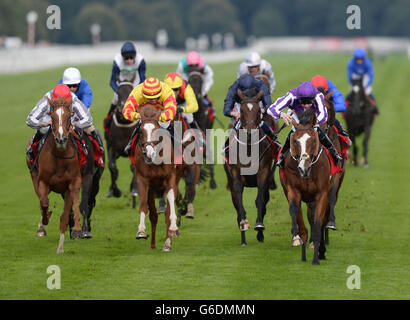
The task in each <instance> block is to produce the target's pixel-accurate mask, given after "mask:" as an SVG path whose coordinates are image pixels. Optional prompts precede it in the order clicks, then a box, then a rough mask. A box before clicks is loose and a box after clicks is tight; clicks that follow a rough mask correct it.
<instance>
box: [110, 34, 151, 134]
mask: <svg viewBox="0 0 410 320" xmlns="http://www.w3.org/2000/svg"><path fill="white" fill-rule="evenodd" d="M145 70H146V65H145V60H144V57H143V56H142V55H141V54H140V53H137V50H136V49H135V46H134V44H133V43H132V42H129V41H127V42H125V43H124V44H123V46H122V47H121V52H119V53H117V54H116V55H115V57H114V61H113V64H112V72H111V78H110V86H111V88H112V89H113V90H114V98H113V100H112V102H111V106H110V110H109V111H108V114H107V117H106V118H105V119H104V127H107V128H109V127H110V124H111V115H112V113H113V112H114V109H115V107H116V106H117V103H118V96H117V89H118V83H117V81H133V82H132V84H133V87H134V88H135V87H136V86H137V85H138V84H140V83H142V82H144V81H145Z"/></svg>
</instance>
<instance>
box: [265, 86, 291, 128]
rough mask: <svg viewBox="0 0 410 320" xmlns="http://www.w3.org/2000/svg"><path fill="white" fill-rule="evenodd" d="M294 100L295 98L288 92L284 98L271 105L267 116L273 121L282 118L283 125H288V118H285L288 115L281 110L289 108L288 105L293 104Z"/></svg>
mask: <svg viewBox="0 0 410 320" xmlns="http://www.w3.org/2000/svg"><path fill="white" fill-rule="evenodd" d="M294 99H295V96H294V95H293V94H292V93H291V92H288V93H287V94H286V95H285V96H283V97H280V98H278V99H277V100H276V101H275V103H273V104H272V105H271V106H270V107H269V108H268V112H267V113H268V114H269V115H270V116H272V117H273V118H274V119H279V118H282V119H283V120H285V123H286V124H288V123H287V122H289V120H290V117H286V116H287V115H288V114H286V113H284V112H281V111H282V110H283V109H285V108H286V107H289V106H290V105H292V104H293V101H294Z"/></svg>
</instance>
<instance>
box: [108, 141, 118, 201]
mask: <svg viewBox="0 0 410 320" xmlns="http://www.w3.org/2000/svg"><path fill="white" fill-rule="evenodd" d="M117 158H118V157H117V156H116V155H114V154H113V151H112V150H111V149H110V150H108V168H109V169H110V173H111V185H110V188H109V189H108V194H107V197H108V198H109V197H112V196H114V197H116V198H119V197H121V190H120V189H119V188H118V187H117V183H116V181H117V179H118V168H117V164H116V160H117Z"/></svg>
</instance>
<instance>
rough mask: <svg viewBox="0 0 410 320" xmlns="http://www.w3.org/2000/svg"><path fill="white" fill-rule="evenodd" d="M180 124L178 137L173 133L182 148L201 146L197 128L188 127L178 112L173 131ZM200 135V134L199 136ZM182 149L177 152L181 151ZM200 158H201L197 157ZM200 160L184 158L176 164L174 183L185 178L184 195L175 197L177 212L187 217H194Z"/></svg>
mask: <svg viewBox="0 0 410 320" xmlns="http://www.w3.org/2000/svg"><path fill="white" fill-rule="evenodd" d="M177 124H178V125H179V126H181V137H178V136H177V134H175V139H180V140H181V144H182V148H183V150H184V149H185V148H187V147H189V148H190V145H192V144H194V143H195V144H197V146H198V147H200V146H199V145H198V144H201V146H202V135H201V133H199V132H198V129H197V130H194V129H192V128H190V127H189V125H188V123H187V121H186V120H185V119H184V118H183V116H182V113H181V112H178V113H177V114H176V116H175V118H174V133H175V132H176V131H177V130H176V125H177ZM199 135H201V136H199ZM197 149H198V148H195V149H194V150H192V151H191V156H192V157H193V158H195V156H196V155H195V151H196V150H197ZM183 150H180V151H179V152H180V153H182V152H183ZM198 160H202V159H198ZM200 162H201V161H195V162H194V163H188V162H187V161H186V159H185V158H184V159H182V163H181V164H179V165H177V180H176V184H177V185H179V181H180V179H181V178H184V180H185V195H184V197H183V198H182V195H181V194H180V193H178V197H177V201H176V203H177V207H178V214H179V215H183V216H186V217H187V218H191V219H193V218H194V206H193V202H194V199H195V194H196V188H197V185H198V183H199V181H200V174H201V163H200Z"/></svg>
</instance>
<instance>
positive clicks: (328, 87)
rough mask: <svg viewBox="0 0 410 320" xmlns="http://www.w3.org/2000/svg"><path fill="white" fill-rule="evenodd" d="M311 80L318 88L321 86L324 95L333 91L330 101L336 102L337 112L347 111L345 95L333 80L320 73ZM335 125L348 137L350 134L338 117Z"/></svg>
mask: <svg viewBox="0 0 410 320" xmlns="http://www.w3.org/2000/svg"><path fill="white" fill-rule="evenodd" d="M310 82H312V84H313V85H314V86H315V88H316V89H318V90H319V88H322V89H323V91H324V92H323V94H324V95H327V94H328V93H329V92H333V93H332V96H331V97H330V101H332V102H333V103H334V108H335V112H345V111H346V104H345V98H344V97H343V94H342V93H341V92H340V91H339V90H337V88H336V86H335V85H334V84H333V82H331V81H330V80H328V79H326V78H325V77H324V76H322V75H319V74H318V75H316V76H314V77H313V78H312V80H310ZM335 126H336V128H337V131H338V132H339V133H340V134H342V135H344V136H346V137H347V136H348V134H347V133H346V131H345V129H344V128H343V126H342V124H341V123H340V121H339V120H338V119H337V118H335Z"/></svg>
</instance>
